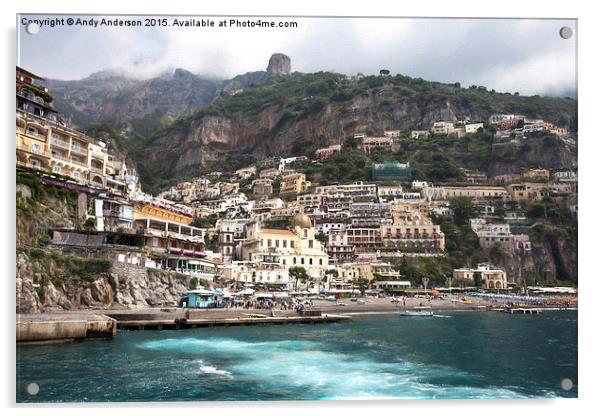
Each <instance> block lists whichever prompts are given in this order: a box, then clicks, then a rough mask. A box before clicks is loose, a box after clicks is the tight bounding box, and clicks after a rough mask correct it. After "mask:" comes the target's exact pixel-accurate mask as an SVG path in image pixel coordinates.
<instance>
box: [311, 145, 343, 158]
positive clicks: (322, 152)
mask: <svg viewBox="0 0 602 416" xmlns="http://www.w3.org/2000/svg"><path fill="white" fill-rule="evenodd" d="M340 151H341V145H340V144H333V145H330V146H328V147H324V148H322V149H318V150H316V152H315V156H316V159H318V160H326V159H328V158H329V157H331V156H332V155H334V154H335V153H340Z"/></svg>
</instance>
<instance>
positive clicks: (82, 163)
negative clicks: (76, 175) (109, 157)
mask: <svg viewBox="0 0 602 416" xmlns="http://www.w3.org/2000/svg"><path fill="white" fill-rule="evenodd" d="M71 163H73V164H76V165H78V166H82V167H86V168H87V167H88V163H86V162H84V161H81V160H79V159H76V158H74V157H72V158H71Z"/></svg>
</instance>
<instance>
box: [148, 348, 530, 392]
mask: <svg viewBox="0 0 602 416" xmlns="http://www.w3.org/2000/svg"><path fill="white" fill-rule="evenodd" d="M141 347H142V348H145V349H151V350H155V351H169V352H173V351H181V352H186V353H195V354H199V355H203V356H205V354H214V355H216V356H218V357H219V356H220V355H223V356H224V357H227V358H228V359H229V360H232V359H234V362H235V363H234V364H232V365H230V366H229V367H228V370H223V369H218V368H217V367H214V366H211V365H208V364H205V363H203V362H202V360H201V362H200V364H201V367H200V371H201V372H203V373H205V374H214V375H219V376H226V377H232V378H235V379H236V381H237V382H240V383H257V384H261V385H262V386H263V388H265V389H266V392H269V391H270V390H271V389H275V390H278V391H282V390H288V391H289V392H290V395H291V398H295V397H297V398H311V399H324V400H326V399H338V400H343V399H345V400H347V399H348V400H353V399H366V398H375V397H378V398H394V399H399V398H411V399H471V398H475V399H476V398H522V397H526V396H524V395H521V394H519V393H517V392H515V391H512V390H509V389H501V388H497V387H495V388H487V387H471V386H465V385H438V384H431V383H429V382H428V381H427V380H432V379H445V378H449V379H450V380H453V382H454V383H458V382H462V380H463V379H466V380H467V381H468V380H471V379H472V378H473V376H472V375H471V374H468V373H463V372H461V371H458V370H457V369H453V368H446V367H440V366H432V365H426V364H420V363H412V362H409V361H405V360H404V361H400V362H393V363H391V362H386V363H385V362H378V361H375V360H373V359H370V358H368V357H364V356H361V355H356V354H354V353H352V352H350V353H344V352H332V351H327V350H324V348H323V346H322V345H321V344H320V343H318V342H313V341H292V340H288V341H286V340H285V341H262V342H246V341H239V340H235V339H230V338H206V339H197V338H184V339H165V340H158V341H148V342H145V343H143V344H142V345H141ZM216 359H219V358H216ZM197 362H198V361H197Z"/></svg>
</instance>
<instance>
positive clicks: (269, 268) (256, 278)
mask: <svg viewBox="0 0 602 416" xmlns="http://www.w3.org/2000/svg"><path fill="white" fill-rule="evenodd" d="M222 276H223V280H225V281H228V282H238V283H243V284H246V285H253V286H257V285H261V286H268V287H273V288H280V287H283V288H286V289H289V287H291V286H292V284H293V283H294V282H291V281H290V277H289V273H288V268H287V267H284V266H281V265H279V264H275V263H264V262H249V261H235V262H232V264H228V265H225V266H224V269H223V275H222Z"/></svg>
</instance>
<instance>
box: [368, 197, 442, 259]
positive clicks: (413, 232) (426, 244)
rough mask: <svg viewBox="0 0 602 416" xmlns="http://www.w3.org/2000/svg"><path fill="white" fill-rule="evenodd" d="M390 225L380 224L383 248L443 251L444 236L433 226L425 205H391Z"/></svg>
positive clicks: (436, 226)
mask: <svg viewBox="0 0 602 416" xmlns="http://www.w3.org/2000/svg"><path fill="white" fill-rule="evenodd" d="M391 218H392V223H391V224H381V226H380V236H381V240H382V242H383V245H384V246H385V247H394V248H398V249H404V250H408V251H416V250H418V251H426V252H442V251H445V234H443V232H442V231H441V228H440V227H439V226H438V225H435V224H433V222H432V221H431V219H430V217H429V215H428V207H427V206H426V205H425V204H408V203H400V204H391Z"/></svg>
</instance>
